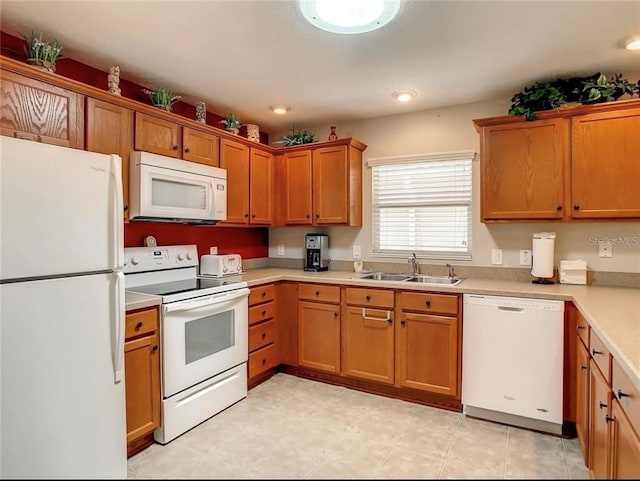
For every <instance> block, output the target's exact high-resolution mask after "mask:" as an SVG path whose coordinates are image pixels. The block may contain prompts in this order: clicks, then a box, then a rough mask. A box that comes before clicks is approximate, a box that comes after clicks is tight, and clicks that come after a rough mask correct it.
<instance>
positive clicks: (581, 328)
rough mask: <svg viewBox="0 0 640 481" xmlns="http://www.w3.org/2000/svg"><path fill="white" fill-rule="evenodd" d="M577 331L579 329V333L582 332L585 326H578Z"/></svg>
mask: <svg viewBox="0 0 640 481" xmlns="http://www.w3.org/2000/svg"><path fill="white" fill-rule="evenodd" d="M576 329H577V330H578V331H582V330H583V329H584V326H577V327H576Z"/></svg>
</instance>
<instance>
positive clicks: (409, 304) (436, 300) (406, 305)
mask: <svg viewBox="0 0 640 481" xmlns="http://www.w3.org/2000/svg"><path fill="white" fill-rule="evenodd" d="M401 302H402V309H403V310H407V311H422V312H440V313H443V314H457V313H458V296H455V295H448V294H431V293H426V294H423V293H419V292H403V293H402V294H401Z"/></svg>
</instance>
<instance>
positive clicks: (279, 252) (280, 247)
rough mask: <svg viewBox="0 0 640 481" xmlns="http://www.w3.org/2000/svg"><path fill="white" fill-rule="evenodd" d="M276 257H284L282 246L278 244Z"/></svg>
mask: <svg viewBox="0 0 640 481" xmlns="http://www.w3.org/2000/svg"><path fill="white" fill-rule="evenodd" d="M278 255H279V256H283V255H284V244H278Z"/></svg>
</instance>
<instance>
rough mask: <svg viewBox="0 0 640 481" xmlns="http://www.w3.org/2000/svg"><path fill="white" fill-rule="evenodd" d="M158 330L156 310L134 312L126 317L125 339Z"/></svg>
mask: <svg viewBox="0 0 640 481" xmlns="http://www.w3.org/2000/svg"><path fill="white" fill-rule="evenodd" d="M157 330H158V311H157V310H156V309H148V310H146V311H139V312H132V313H131V314H127V316H126V327H125V331H124V337H125V339H129V338H130V337H134V336H139V335H140V334H146V333H147V332H153V331H157Z"/></svg>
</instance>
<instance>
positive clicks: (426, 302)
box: [424, 299, 431, 307]
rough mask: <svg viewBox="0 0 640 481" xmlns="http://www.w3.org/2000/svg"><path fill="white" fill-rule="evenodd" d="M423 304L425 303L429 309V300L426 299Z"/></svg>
mask: <svg viewBox="0 0 640 481" xmlns="http://www.w3.org/2000/svg"><path fill="white" fill-rule="evenodd" d="M424 303H425V305H426V306H427V307H431V301H430V300H428V299H427V300H426V301H424Z"/></svg>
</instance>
